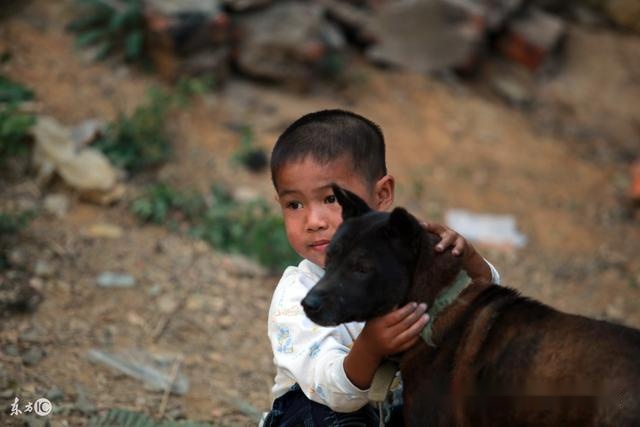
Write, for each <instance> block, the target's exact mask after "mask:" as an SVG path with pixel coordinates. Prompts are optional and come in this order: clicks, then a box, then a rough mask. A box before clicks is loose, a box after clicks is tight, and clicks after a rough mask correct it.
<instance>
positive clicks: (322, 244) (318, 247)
mask: <svg viewBox="0 0 640 427" xmlns="http://www.w3.org/2000/svg"><path fill="white" fill-rule="evenodd" d="M329 243H331V240H316V241H315V242H313V243H311V244H310V245H309V247H310V248H311V249H313V250H314V251H318V252H324V251H326V249H327V246H329Z"/></svg>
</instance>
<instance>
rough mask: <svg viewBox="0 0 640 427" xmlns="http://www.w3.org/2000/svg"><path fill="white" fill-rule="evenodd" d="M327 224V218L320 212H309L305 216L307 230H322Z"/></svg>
mask: <svg viewBox="0 0 640 427" xmlns="http://www.w3.org/2000/svg"><path fill="white" fill-rule="evenodd" d="M327 226H328V224H327V220H326V219H325V217H324V215H322V213H320V212H313V211H312V212H310V213H309V216H308V217H307V231H318V230H324V229H326V228H327Z"/></svg>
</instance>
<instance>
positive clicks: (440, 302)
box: [420, 270, 470, 348]
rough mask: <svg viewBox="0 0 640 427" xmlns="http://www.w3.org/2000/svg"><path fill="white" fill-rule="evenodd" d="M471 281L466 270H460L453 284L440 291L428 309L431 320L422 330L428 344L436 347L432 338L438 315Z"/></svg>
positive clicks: (421, 334) (422, 335) (421, 333)
mask: <svg viewBox="0 0 640 427" xmlns="http://www.w3.org/2000/svg"><path fill="white" fill-rule="evenodd" d="M469 282H470V279H469V276H468V275H467V273H466V271H464V270H460V273H458V275H457V276H456V278H455V280H454V281H453V284H452V285H451V286H449V287H446V288H444V289H443V290H442V291H440V293H439V294H438V296H437V297H436V299H435V301H434V302H433V304H432V305H431V307H430V308H429V310H428V311H427V314H428V315H429V321H428V322H427V324H426V325H425V326H424V328H423V329H422V332H420V336H421V337H422V339H423V340H424V341H425V342H426V343H427V345H429V346H431V347H434V348H435V347H436V345H435V343H434V342H433V340H432V335H433V323H434V322H435V320H436V317H438V315H439V314H440V313H441V312H442V311H443V310H444V309H445V308H447V307H448V306H449V304H451V303H452V302H453V301H455V300H456V298H458V295H460V293H461V292H462V291H463V290H464V289H465V288H466V287H467V285H468V284H469Z"/></svg>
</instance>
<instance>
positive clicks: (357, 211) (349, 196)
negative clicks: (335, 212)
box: [331, 184, 371, 221]
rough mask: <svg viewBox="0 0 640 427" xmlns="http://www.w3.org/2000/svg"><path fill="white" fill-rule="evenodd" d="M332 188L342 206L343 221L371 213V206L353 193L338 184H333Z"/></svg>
mask: <svg viewBox="0 0 640 427" xmlns="http://www.w3.org/2000/svg"><path fill="white" fill-rule="evenodd" d="M331 188H332V189H333V194H334V195H335V196H336V199H337V200H338V203H339V204H340V206H342V220H343V221H344V220H346V219H348V218H353V217H356V216H360V215H363V214H365V213H367V212H369V211H371V208H370V207H369V205H367V203H366V202H365V201H364V200H362V199H361V198H360V197H358V196H357V195H356V194H354V193H352V192H351V191H349V190H346V189H344V188H342V187H339V186H338V185H337V184H331Z"/></svg>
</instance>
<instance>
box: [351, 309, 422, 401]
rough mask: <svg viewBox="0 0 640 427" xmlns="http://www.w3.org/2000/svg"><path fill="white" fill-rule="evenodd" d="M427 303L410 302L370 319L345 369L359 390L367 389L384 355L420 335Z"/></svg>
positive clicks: (404, 345)
mask: <svg viewBox="0 0 640 427" xmlns="http://www.w3.org/2000/svg"><path fill="white" fill-rule="evenodd" d="M426 310H427V306H426V304H416V303H409V304H407V305H405V306H404V307H401V308H399V309H397V310H394V311H392V312H391V313H388V314H386V315H384V316H380V317H377V318H375V319H371V320H369V321H367V323H366V325H365V327H364V329H363V330H362V332H361V333H360V335H359V336H358V338H357V339H356V340H355V341H354V342H353V347H352V348H351V351H350V352H349V354H348V355H347V356H346V357H345V359H344V364H343V366H344V371H345V374H346V375H347V377H348V378H349V380H350V381H351V382H352V383H353V384H354V385H355V386H356V387H358V388H360V389H363V390H364V389H368V388H369V386H370V385H371V381H372V380H373V376H374V374H375V372H376V369H377V368H378V366H379V365H380V362H382V359H383V358H384V357H385V356H389V355H391V354H396V353H400V352H402V351H405V350H407V349H408V348H410V347H411V346H412V345H414V344H415V343H416V341H417V340H418V339H419V337H420V331H422V328H424V325H426V323H427V321H428V320H429V317H428V315H427V314H425V311H426Z"/></svg>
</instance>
